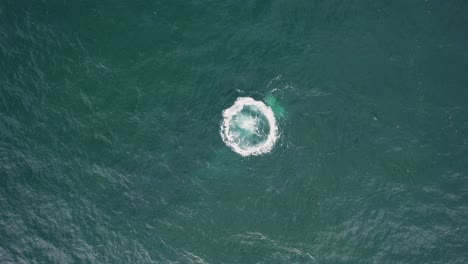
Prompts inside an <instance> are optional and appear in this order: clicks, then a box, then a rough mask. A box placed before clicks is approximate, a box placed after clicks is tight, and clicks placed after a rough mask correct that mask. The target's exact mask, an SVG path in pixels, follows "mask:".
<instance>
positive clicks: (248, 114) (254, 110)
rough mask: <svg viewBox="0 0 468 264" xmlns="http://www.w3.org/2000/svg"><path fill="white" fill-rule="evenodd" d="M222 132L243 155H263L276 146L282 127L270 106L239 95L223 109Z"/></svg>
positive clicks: (233, 147) (228, 141) (225, 139)
mask: <svg viewBox="0 0 468 264" xmlns="http://www.w3.org/2000/svg"><path fill="white" fill-rule="evenodd" d="M220 134H221V138H222V139H223V141H224V143H225V144H226V145H227V146H229V147H230V148H231V149H232V150H234V151H235V152H237V153H239V154H240V155H242V156H250V155H261V154H265V153H268V152H270V151H271V150H272V149H273V146H274V145H275V143H276V141H277V140H278V127H277V125H276V119H275V115H274V113H273V111H272V110H271V108H270V107H268V106H266V105H265V104H264V103H263V102H261V101H256V100H254V99H252V98H250V97H239V98H237V100H236V101H235V102H234V105H233V106H231V107H229V108H228V109H226V110H224V111H223V122H222V123H221V130H220Z"/></svg>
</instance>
